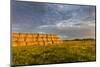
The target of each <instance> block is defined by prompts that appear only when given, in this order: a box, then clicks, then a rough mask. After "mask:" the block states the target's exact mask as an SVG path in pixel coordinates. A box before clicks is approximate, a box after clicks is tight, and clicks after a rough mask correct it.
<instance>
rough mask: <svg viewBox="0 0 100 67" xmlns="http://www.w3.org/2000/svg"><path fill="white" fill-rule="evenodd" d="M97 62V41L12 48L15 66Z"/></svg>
mask: <svg viewBox="0 0 100 67" xmlns="http://www.w3.org/2000/svg"><path fill="white" fill-rule="evenodd" d="M95 60H96V44H95V40H78V41H77V40H73V41H72V40H71V41H70V40H69V41H64V43H63V44H52V45H48V46H26V47H25V46H24V47H12V63H13V65H38V64H55V63H68V62H85V61H86V62H87V61H95Z"/></svg>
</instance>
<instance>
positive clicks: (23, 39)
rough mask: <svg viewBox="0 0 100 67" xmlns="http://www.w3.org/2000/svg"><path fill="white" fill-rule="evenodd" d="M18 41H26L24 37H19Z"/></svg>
mask: <svg viewBox="0 0 100 67" xmlns="http://www.w3.org/2000/svg"><path fill="white" fill-rule="evenodd" d="M17 41H25V38H24V37H19V38H18V40H17Z"/></svg>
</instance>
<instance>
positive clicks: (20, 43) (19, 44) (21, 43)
mask: <svg viewBox="0 0 100 67" xmlns="http://www.w3.org/2000/svg"><path fill="white" fill-rule="evenodd" d="M18 46H26V42H18Z"/></svg>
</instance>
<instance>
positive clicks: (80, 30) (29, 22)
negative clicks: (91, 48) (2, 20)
mask: <svg viewBox="0 0 100 67" xmlns="http://www.w3.org/2000/svg"><path fill="white" fill-rule="evenodd" d="M11 21H12V31H13V32H38V33H56V34H59V35H60V36H61V38H62V39H66V38H69V39H70V38H94V37H95V6H85V5H84V6H81V5H66V4H50V3H40V2H24V1H22V2H21V1H15V2H13V3H12V20H11Z"/></svg>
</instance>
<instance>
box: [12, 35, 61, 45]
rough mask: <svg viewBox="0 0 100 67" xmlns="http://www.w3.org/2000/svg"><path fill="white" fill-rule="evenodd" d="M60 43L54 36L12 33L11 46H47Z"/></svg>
mask: <svg viewBox="0 0 100 67" xmlns="http://www.w3.org/2000/svg"><path fill="white" fill-rule="evenodd" d="M59 43H62V41H61V40H60V38H59V37H58V36H57V35H55V34H38V33H37V34H36V33H33V34H32V33H12V46H32V45H49V44H59Z"/></svg>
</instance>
